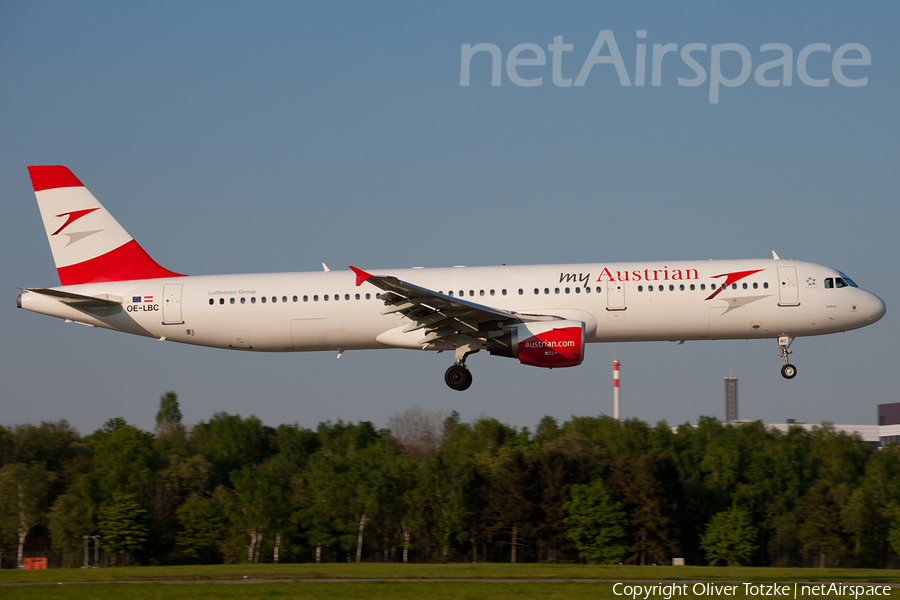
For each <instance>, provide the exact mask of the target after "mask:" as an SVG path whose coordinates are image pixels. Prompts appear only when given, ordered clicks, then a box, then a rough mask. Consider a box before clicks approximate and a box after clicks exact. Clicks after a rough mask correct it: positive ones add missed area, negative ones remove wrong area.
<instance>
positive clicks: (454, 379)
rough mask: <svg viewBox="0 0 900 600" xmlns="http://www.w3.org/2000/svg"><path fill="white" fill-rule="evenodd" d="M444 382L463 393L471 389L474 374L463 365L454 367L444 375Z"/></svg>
mask: <svg viewBox="0 0 900 600" xmlns="http://www.w3.org/2000/svg"><path fill="white" fill-rule="evenodd" d="M444 381H445V382H446V383H447V385H449V386H450V387H451V388H452V389H454V390H456V391H457V392H462V391H465V390H467V389H469V386H470V385H472V373H470V372H469V370H468V369H467V368H465V367H464V366H462V365H452V366H451V367H450V368H449V369H447V372H446V373H444Z"/></svg>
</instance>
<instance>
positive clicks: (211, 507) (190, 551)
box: [175, 494, 227, 563]
mask: <svg viewBox="0 0 900 600" xmlns="http://www.w3.org/2000/svg"><path fill="white" fill-rule="evenodd" d="M222 508H223V507H222V506H221V505H220V504H219V503H218V502H216V501H215V500H214V499H212V498H205V497H202V496H200V495H198V494H191V496H189V497H188V498H187V500H185V501H184V502H183V503H182V504H181V506H179V507H178V509H176V511H175V517H176V519H177V520H178V524H179V525H180V527H181V528H180V530H179V531H178V533H177V534H176V536H175V543H176V544H177V545H178V546H179V547H181V548H182V549H183V550H184V553H185V554H186V555H188V556H190V557H191V558H194V559H197V560H199V561H200V562H202V563H210V562H212V561H213V560H217V559H219V557H220V556H221V554H220V546H221V544H222V540H223V538H224V537H225V535H226V534H227V525H226V523H225V518H224V516H223V514H222V513H223V510H222Z"/></svg>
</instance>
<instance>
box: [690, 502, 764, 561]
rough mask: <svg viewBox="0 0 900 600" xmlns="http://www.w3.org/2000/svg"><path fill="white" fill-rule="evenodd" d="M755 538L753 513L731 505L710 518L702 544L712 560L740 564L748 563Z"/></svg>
mask: <svg viewBox="0 0 900 600" xmlns="http://www.w3.org/2000/svg"><path fill="white" fill-rule="evenodd" d="M755 540H756V528H755V527H754V526H753V523H752V522H751V519H750V513H749V512H748V511H747V510H745V509H743V508H740V507H738V506H732V507H731V508H729V509H728V510H725V511H722V512H720V513H717V514H715V515H714V516H713V518H712V519H710V521H709V524H708V525H707V526H706V533H704V534H703V537H702V538H701V542H700V544H701V546H702V548H703V549H704V550H705V551H706V558H707V560H708V561H709V564H711V565H715V564H716V563H717V562H719V561H720V560H722V561H725V563H726V564H727V565H728V566H729V567H733V566H738V567H739V566H741V564H745V565H746V564H747V563H749V562H750V558H751V556H753V553H754V552H756V544H755V543H754V542H755Z"/></svg>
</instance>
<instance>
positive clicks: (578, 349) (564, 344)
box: [487, 321, 584, 369]
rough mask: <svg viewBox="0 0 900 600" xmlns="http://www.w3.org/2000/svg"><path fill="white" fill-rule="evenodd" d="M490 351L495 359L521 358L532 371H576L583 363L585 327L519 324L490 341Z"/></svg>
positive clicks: (575, 323)
mask: <svg viewBox="0 0 900 600" xmlns="http://www.w3.org/2000/svg"><path fill="white" fill-rule="evenodd" d="M487 349H488V352H490V353H491V354H492V355H495V356H506V357H507V358H518V359H519V362H520V363H522V364H523V365H531V366H532V367H543V368H545V369H553V368H557V369H559V368H562V367H576V366H578V365H580V364H581V362H582V361H583V360H584V323H583V322H581V321H542V322H537V323H519V324H518V325H516V326H515V327H513V328H512V329H510V330H509V331H506V332H504V333H502V334H501V335H499V336H496V337H492V338H489V339H488V341H487Z"/></svg>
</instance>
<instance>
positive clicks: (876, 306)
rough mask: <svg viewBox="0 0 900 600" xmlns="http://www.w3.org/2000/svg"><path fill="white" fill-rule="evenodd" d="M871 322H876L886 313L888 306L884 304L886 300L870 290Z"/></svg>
mask: <svg viewBox="0 0 900 600" xmlns="http://www.w3.org/2000/svg"><path fill="white" fill-rule="evenodd" d="M868 312H869V315H868V316H869V323H874V322H875V321H877V320H878V319H880V318H881V317H883V316H884V313H886V312H887V306H885V304H884V300H882V299H881V298H879V297H878V296H876V295H875V294H873V293H871V292H869V311H868Z"/></svg>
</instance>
